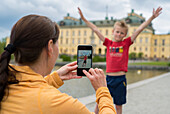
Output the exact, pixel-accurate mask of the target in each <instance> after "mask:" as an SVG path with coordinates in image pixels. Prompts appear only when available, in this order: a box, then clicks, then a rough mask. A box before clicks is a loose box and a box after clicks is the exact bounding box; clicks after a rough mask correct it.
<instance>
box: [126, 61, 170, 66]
mask: <svg viewBox="0 0 170 114" xmlns="http://www.w3.org/2000/svg"><path fill="white" fill-rule="evenodd" d="M129 65H148V66H169V65H170V62H166V61H165V62H162V61H159V62H139V63H129Z"/></svg>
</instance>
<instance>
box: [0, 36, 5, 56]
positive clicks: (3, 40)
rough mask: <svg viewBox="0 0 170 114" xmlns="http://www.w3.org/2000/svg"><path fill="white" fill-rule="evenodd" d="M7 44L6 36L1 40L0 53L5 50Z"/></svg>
mask: <svg viewBox="0 0 170 114" xmlns="http://www.w3.org/2000/svg"><path fill="white" fill-rule="evenodd" d="M5 46H6V38H3V39H2V40H1V41H0V54H1V53H2V52H3V51H4V48H5Z"/></svg>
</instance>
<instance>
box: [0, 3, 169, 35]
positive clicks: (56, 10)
mask: <svg viewBox="0 0 170 114" xmlns="http://www.w3.org/2000/svg"><path fill="white" fill-rule="evenodd" d="M106 6H108V16H109V18H110V17H111V16H112V17H113V18H114V19H121V18H123V17H126V16H127V14H128V13H130V12H131V9H134V10H135V12H136V13H137V14H141V13H142V14H143V16H144V17H145V18H146V19H148V18H149V17H150V16H151V15H152V8H157V7H158V6H162V7H163V11H162V14H161V15H160V16H159V17H158V18H157V19H155V20H154V21H153V27H154V29H155V30H156V33H167V32H169V30H170V27H169V26H168V25H170V22H169V19H170V16H169V11H170V1H169V0H161V1H157V0H156V1H155V0H149V1H148V0H142V1H139V0H138V1H136V0H62V1H61V0H1V4H0V12H1V15H0V28H1V29H0V30H1V31H0V38H1V37H4V36H8V35H9V31H10V29H11V28H12V26H13V24H14V23H15V22H16V21H17V20H18V19H19V18H21V17H22V16H24V15H28V14H39V15H45V16H47V17H49V18H51V19H52V20H53V21H59V20H61V19H63V17H64V16H66V15H67V13H70V16H72V17H75V18H79V17H80V16H79V14H78V10H77V7H80V8H81V9H82V11H83V13H84V15H85V16H86V18H87V19H89V20H103V19H104V18H105V16H106ZM5 31H6V32H5ZM5 34H6V35H5Z"/></svg>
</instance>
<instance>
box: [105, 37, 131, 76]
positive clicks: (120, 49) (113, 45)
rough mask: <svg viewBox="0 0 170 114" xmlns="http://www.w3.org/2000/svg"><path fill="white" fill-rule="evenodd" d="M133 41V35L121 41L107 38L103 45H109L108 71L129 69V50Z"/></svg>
mask: <svg viewBox="0 0 170 114" xmlns="http://www.w3.org/2000/svg"><path fill="white" fill-rule="evenodd" d="M132 43H133V42H132V41H131V37H128V38H126V39H124V40H123V41H121V42H114V41H112V40H110V39H108V38H105V41H104V43H103V45H105V46H106V47H107V54H106V72H108V73H109V72H118V71H125V72H127V71H128V70H127V69H128V67H127V66H128V58H129V55H128V52H129V46H130V45H131V44H132Z"/></svg>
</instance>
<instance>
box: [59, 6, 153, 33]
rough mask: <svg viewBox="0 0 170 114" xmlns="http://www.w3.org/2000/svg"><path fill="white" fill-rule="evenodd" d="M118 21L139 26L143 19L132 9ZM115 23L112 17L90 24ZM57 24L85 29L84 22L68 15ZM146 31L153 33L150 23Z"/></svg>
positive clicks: (111, 24) (105, 24)
mask: <svg viewBox="0 0 170 114" xmlns="http://www.w3.org/2000/svg"><path fill="white" fill-rule="evenodd" d="M120 20H124V21H125V22H126V23H127V24H130V26H139V25H140V24H142V23H143V22H144V21H145V18H144V17H143V16H142V14H140V15H138V14H136V13H135V12H134V9H132V11H131V13H128V16H127V17H125V18H123V19H120ZM116 21H119V20H116V19H113V17H111V19H110V20H109V19H108V17H105V19H104V20H93V21H92V20H91V21H90V22H92V23H93V24H95V25H96V26H113V25H114V23H115V22H116ZM58 24H59V25H60V27H81V26H82V27H85V26H87V25H86V24H85V22H84V21H82V19H81V18H80V19H77V18H74V17H71V16H70V14H67V16H66V17H64V19H63V20H61V21H59V22H58ZM147 28H148V29H150V30H152V31H154V29H153V27H152V23H151V24H150V25H149V26H148V27H147Z"/></svg>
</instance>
